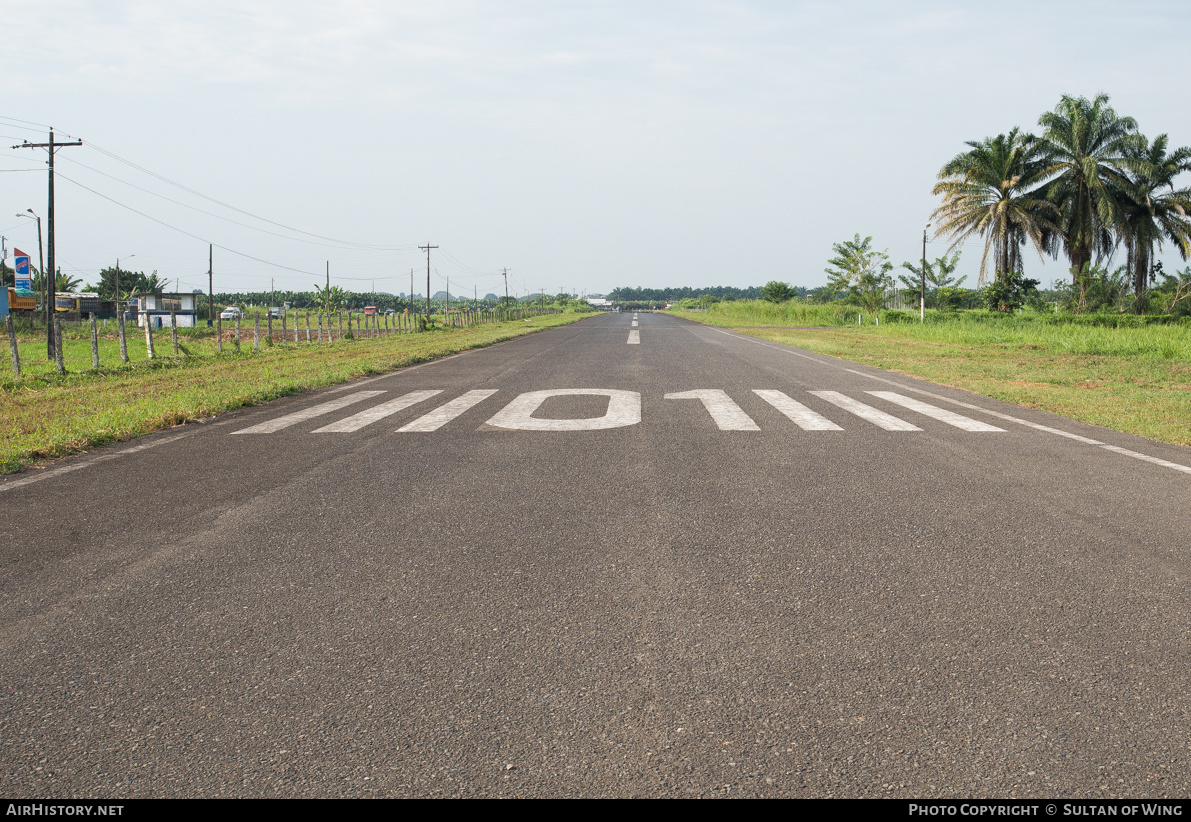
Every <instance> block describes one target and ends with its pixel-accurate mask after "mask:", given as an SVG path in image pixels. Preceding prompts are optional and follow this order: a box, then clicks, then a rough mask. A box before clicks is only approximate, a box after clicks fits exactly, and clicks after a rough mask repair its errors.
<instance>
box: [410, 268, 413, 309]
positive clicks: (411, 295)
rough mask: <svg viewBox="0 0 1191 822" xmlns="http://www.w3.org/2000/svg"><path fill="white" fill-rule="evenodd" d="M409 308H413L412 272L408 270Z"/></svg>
mask: <svg viewBox="0 0 1191 822" xmlns="http://www.w3.org/2000/svg"><path fill="white" fill-rule="evenodd" d="M409 307H410V308H411V309H412V308H413V307H414V270H413V269H412V268H411V269H410V270H409Z"/></svg>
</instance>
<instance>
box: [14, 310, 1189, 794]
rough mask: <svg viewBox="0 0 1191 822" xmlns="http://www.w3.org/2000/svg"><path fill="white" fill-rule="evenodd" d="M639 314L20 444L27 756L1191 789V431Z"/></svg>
mask: <svg viewBox="0 0 1191 822" xmlns="http://www.w3.org/2000/svg"><path fill="white" fill-rule="evenodd" d="M631 322H632V317H631V315H627V314H620V315H603V316H600V317H595V318H592V319H588V320H584V321H581V322H579V323H575V324H572V325H569V326H564V327H561V328H557V329H554V330H550V331H544V332H542V333H539V334H535V335H531V336H528V337H525V338H521V339H518V340H514V341H511V342H509V343H506V344H504V345H501V346H498V347H494V348H487V349H481V350H476V351H472V352H468V353H466V354H463V355H460V356H457V357H454V358H452V359H449V360H442V361H437V362H432V363H426V364H423V365H419V366H415V367H412V368H407V369H404V370H401V371H398V372H395V373H393V374H388V375H383V376H378V377H371V378H369V379H366V380H359V381H356V382H353V383H349V384H346V385H341V386H338V387H335V388H329V389H324V390H322V391H318V392H313V393H311V394H306V395H302V396H297V397H286V398H283V399H280V400H277V401H276V402H273V403H269V404H267V405H264V406H259V407H256V408H252V409H240V410H236V411H233V412H231V413H228V414H226V415H223V416H221V417H218V418H216V419H215V420H214V421H212V422H209V423H207V424H206V425H203V426H196V427H194V428H193V429H191V430H187V429H175V430H174V431H171V432H166V433H163V434H159V435H152V436H150V437H146V438H143V439H142V440H140V441H139V442H138V443H137V444H135V445H134V446H132V447H129V446H127V445H123V446H113V447H111V448H108V449H101V450H100V451H99V452H97V453H95V454H92V455H87V456H83V457H79V458H78V459H77V460H75V461H67V462H65V463H62V464H61V465H59V466H58V467H57V468H53V469H50V470H48V471H45V472H41V473H35V474H18V475H15V476H13V477H10V478H8V479H6V480H4V481H2V482H0V506H3V509H4V513H5V516H4V517H3V519H2V520H0V545H3V548H2V549H0V550H3V552H4V561H5V566H6V568H7V573H6V574H5V575H4V577H3V582H2V585H3V596H2V597H0V625H2V630H0V648H2V649H3V654H2V655H0V679H2V681H3V682H4V687H3V702H2V703H0V763H2V765H0V768H2V772H0V792H3V793H5V794H8V795H33V794H36V795H44V796H66V795H69V794H102V795H112V796H144V795H164V796H174V795H204V796H213V795H237V794H239V795H264V796H272V795H285V796H304V795H330V796H341V795H342V796H372V795H467V796H474V795H565V796H571V795H658V796H670V795H674V796H688V795H729V796H735V795H766V796H777V795H786V796H791V795H800V796H862V795H863V796H924V795H927V796H989V795H992V796H1071V797H1077V796H1078V797H1084V796H1089V797H1106V796H1161V795H1169V796H1174V795H1177V796H1185V795H1187V793H1188V792H1189V791H1191V777H1189V774H1191V738H1189V737H1188V732H1187V721H1186V718H1187V716H1188V715H1191V696H1189V695H1188V693H1187V690H1186V688H1185V683H1186V681H1187V678H1188V674H1189V671H1188V667H1189V664H1188V660H1191V593H1189V592H1191V586H1189V585H1188V584H1187V582H1188V579H1189V577H1191V559H1189V558H1188V554H1187V550H1186V537H1185V535H1186V533H1187V531H1188V526H1189V525H1191V521H1189V520H1191V515H1189V514H1188V513H1187V506H1186V505H1185V500H1186V498H1187V494H1188V489H1189V488H1191V473H1188V472H1187V471H1186V470H1185V469H1186V468H1187V466H1191V451H1188V449H1186V448H1182V447H1179V446H1172V445H1162V444H1158V443H1154V442H1151V441H1147V440H1143V439H1140V438H1138V437H1135V436H1131V435H1127V434H1120V433H1116V432H1113V431H1110V430H1107V429H1102V428H1095V427H1093V426H1090V425H1087V424H1084V423H1080V422H1075V421H1072V420H1067V419H1064V418H1061V417H1055V416H1053V415H1049V414H1045V413H1043V412H1039V411H1033V410H1027V409H1021V408H1018V407H1015V406H1010V405H1006V404H1004V403H1000V402H997V401H995V400H990V399H985V398H982V397H978V396H974V395H970V394H964V393H962V392H959V391H955V390H952V389H947V388H943V387H939V386H935V385H931V384H929V383H925V382H919V381H915V380H912V379H909V378H906V377H901V376H897V375H893V374H889V373H887V372H882V371H878V370H876V369H872V368H866V367H863V366H857V365H854V364H851V363H847V362H844V361H841V360H835V359H832V358H830V357H826V356H821V355H815V354H809V353H807V352H805V351H799V350H797V349H791V348H786V347H783V346H779V345H777V344H775V343H771V342H767V341H762V340H757V339H754V338H748V337H744V336H741V335H738V334H733V333H729V332H726V331H723V330H721V329H716V328H711V327H706V326H700V325H695V324H692V323H688V322H686V321H684V320H681V319H678V318H674V317H671V316H666V315H654V314H642V315H640V317H639V319H638V323H639V324H638V326H637V327H636V328H633V327H632V326H631ZM631 330H633V331H638V332H639V335H638V339H639V343H638V344H635V345H626V344H625V340H626V337H627V336H628V332H629V331H631Z"/></svg>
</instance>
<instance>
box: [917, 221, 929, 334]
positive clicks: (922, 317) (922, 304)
mask: <svg viewBox="0 0 1191 822" xmlns="http://www.w3.org/2000/svg"><path fill="white" fill-rule="evenodd" d="M926 228H930V223H927V224H926ZM926 228H924V229H922V291H921V293H920V294H919V304H918V322H920V323H922V324H923V325H925V324H926Z"/></svg>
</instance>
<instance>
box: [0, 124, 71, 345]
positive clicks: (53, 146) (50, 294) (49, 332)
mask: <svg viewBox="0 0 1191 822" xmlns="http://www.w3.org/2000/svg"><path fill="white" fill-rule="evenodd" d="M82 144H83V141H82V140H75V141H74V142H73V143H58V142H55V141H54V130H53V129H52V128H51V129H50V141H49V142H48V143H30V142H29V141H28V140H25V141H23V142H22V143H21V144H20V145H19V146H13V148H44V149H49V155H50V178H49V181H50V186H49V189H50V192H49V206H48V207H47V211H49V214H48V215H47V217H46V219H47V220H48V221H49V222H48V225H47V232H46V233H47V237H46V256H47V257H49V258H50V264H49V271H48V272H47V271H44V270H43V271H42V272H41V275H42V276H43V277H48V279H47V280H46V295H47V299H46V304H45V321H46V322H45V325H46V355H47V357H48V358H49V359H53V358H54V350H55V344H54V323H53V319H54V302H55V300H56V299H57V297H58V294H57V291H56V286H57V283H56V282H55V281H54V278H55V277H56V272H57V269H56V268H55V266H54V152H55V151H56V150H57V149H59V148H63V147H65V146H81V145H82Z"/></svg>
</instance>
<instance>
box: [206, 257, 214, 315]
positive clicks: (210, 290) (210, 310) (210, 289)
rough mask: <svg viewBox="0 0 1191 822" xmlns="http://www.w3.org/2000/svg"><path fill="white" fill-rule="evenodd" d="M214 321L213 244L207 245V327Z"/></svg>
mask: <svg viewBox="0 0 1191 822" xmlns="http://www.w3.org/2000/svg"><path fill="white" fill-rule="evenodd" d="M213 322H215V246H214V245H212V244H208V245H207V328H210V327H211V323H213Z"/></svg>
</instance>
